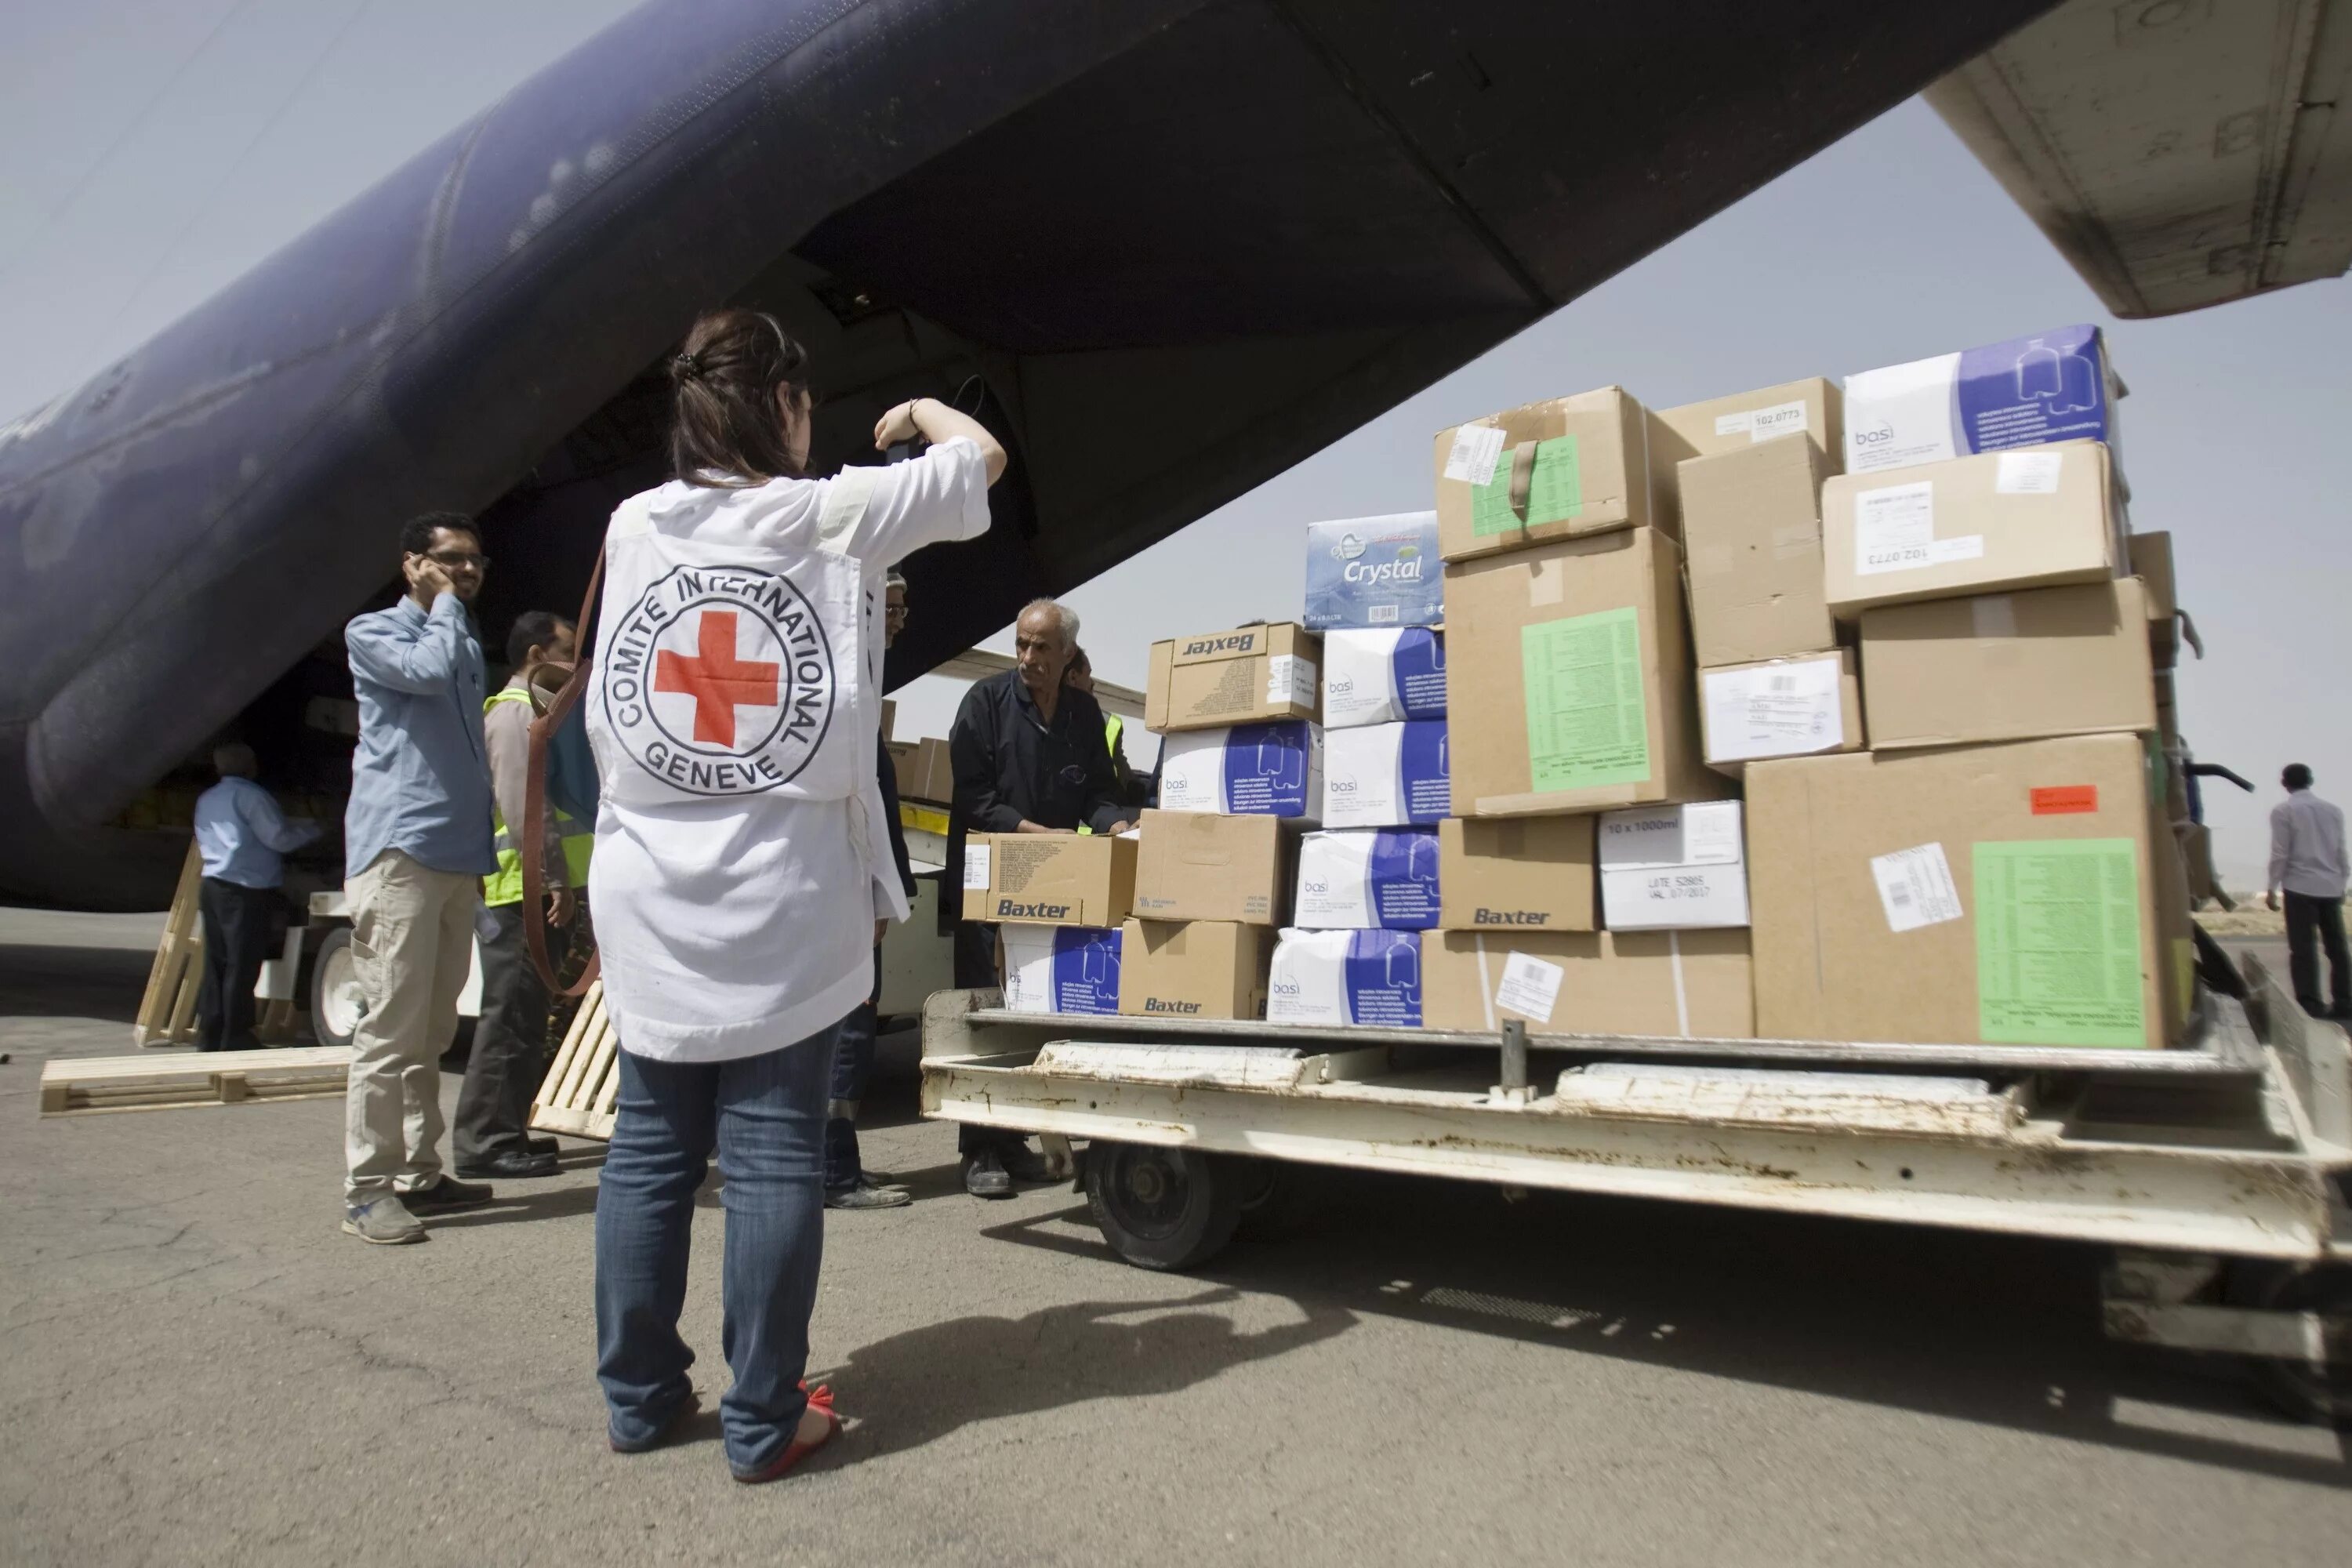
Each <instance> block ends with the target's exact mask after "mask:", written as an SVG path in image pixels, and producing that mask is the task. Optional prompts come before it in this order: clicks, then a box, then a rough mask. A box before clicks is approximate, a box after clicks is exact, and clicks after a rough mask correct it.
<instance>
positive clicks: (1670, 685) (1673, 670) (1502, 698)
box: [1445, 528, 1732, 816]
mask: <svg viewBox="0 0 2352 1568" xmlns="http://www.w3.org/2000/svg"><path fill="white" fill-rule="evenodd" d="M1680 554H1681V552H1680V551H1679V550H1677V549H1676V548H1675V542H1674V541H1673V540H1672V539H1669V538H1667V537H1666V536H1665V535H1664V534H1663V533H1661V532H1659V531H1657V530H1656V529H1654V528H1636V529H1628V530H1621V531H1618V532H1615V533H1608V534H1602V535H1601V536H1600V537H1599V538H1595V539H1571V540H1564V541H1561V542H1558V543H1553V544H1544V545H1538V546H1537V547H1535V548H1533V549H1530V550H1522V551H1516V552H1512V553H1511V554H1508V555H1502V556H1496V557H1493V558H1490V559H1488V560H1484V561H1474V562H1467V563H1464V564H1462V565H1459V566H1449V567H1447V568H1446V571H1445V605H1446V616H1447V619H1446V643H1447V647H1446V650H1445V667H1446V668H1445V679H1446V687H1445V703H1446V713H1447V718H1446V723H1447V725H1448V726H1449V732H1448V738H1447V749H1448V752H1449V761H1450V765H1451V768H1452V772H1453V805H1454V816H1541V815H1549V814H1556V813H1561V812H1577V811H1601V810H1605V809H1608V808H1611V807H1614V806H1621V805H1652V804H1655V803H1660V802H1664V801H1675V800H1716V799H1720V798H1722V797H1723V796H1725V795H1730V794H1731V793H1732V785H1731V783H1730V781H1729V780H1727V779H1726V778H1725V777H1724V776H1723V775H1722V774H1720V773H1715V772H1713V771H1711V770H1710V769H1708V767H1707V766H1706V763H1705V762H1704V761H1703V760H1702V753H1701V751H1700V746H1699V733H1698V711H1697V701H1696V694H1697V689H1696V682H1695V681H1694V680H1693V679H1692V673H1691V665H1690V638H1689V636H1688V634H1687V633H1686V631H1685V628H1684V625H1683V594H1682V570H1681V565H1682V563H1681V560H1680Z"/></svg>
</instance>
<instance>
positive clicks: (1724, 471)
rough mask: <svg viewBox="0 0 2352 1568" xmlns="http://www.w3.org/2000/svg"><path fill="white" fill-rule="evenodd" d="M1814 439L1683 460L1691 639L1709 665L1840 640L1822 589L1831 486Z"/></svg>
mask: <svg viewBox="0 0 2352 1568" xmlns="http://www.w3.org/2000/svg"><path fill="white" fill-rule="evenodd" d="M1833 471H1834V470H1833V469H1832V468H1830V466H1829V465H1828V464H1827V463H1826V462H1824V461H1823V460H1822V449H1821V448H1820V447H1816V446H1814V445H1813V443H1812V441H1811V438H1805V439H1801V440H1787V441H1767V442H1765V443H1764V444H1763V445H1762V446H1760V447H1734V448H1733V449H1732V450H1730V451H1728V452H1726V453H1724V454H1723V455H1722V456H1720V457H1714V458H1692V459H1690V460H1688V461H1686V462H1685V463H1684V464H1683V465H1682V492H1683V549H1684V551H1685V552H1686V553H1687V554H1688V555H1689V557H1690V613H1691V640H1692V644H1693V646H1694V647H1696V650H1697V653H1698V662H1699V664H1700V665H1701V666H1702V667H1703V668H1704V667H1708V666H1713V665H1722V664H1747V663H1750V662H1752V661H1754V660H1756V659H1760V658H1787V657H1789V656H1790V655H1792V654H1801V653H1818V652H1820V651H1821V650H1822V649H1823V648H1826V647H1836V646H1837V627H1836V625H1835V623H1834V622H1832V620H1831V619H1830V607H1829V601H1828V599H1827V598H1825V597H1824V596H1823V595H1822V481H1823V480H1824V479H1826V478H1827V476H1828V475H1829V474H1830V473H1832V472H1833Z"/></svg>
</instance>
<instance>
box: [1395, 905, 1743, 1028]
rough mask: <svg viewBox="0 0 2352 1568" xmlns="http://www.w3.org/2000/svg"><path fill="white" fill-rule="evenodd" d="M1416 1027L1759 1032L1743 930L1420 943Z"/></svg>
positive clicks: (1525, 934)
mask: <svg viewBox="0 0 2352 1568" xmlns="http://www.w3.org/2000/svg"><path fill="white" fill-rule="evenodd" d="M1422 964H1423V974H1424V977H1425V980H1424V984H1425V986H1426V991H1425V994H1424V999H1423V1008H1422V1018H1423V1023H1424V1024H1425V1025H1426V1026H1428V1027H1430V1028H1433V1029H1475V1030H1477V1031H1479V1032H1481V1033H1492V1032H1494V1031H1496V1030H1498V1029H1500V1028H1501V1027H1502V1026H1503V1023H1504V1020H1506V1019H1509V1018H1519V1019H1523V1020H1525V1021H1526V1023H1527V1024H1528V1027H1529V1028H1530V1029H1531V1030H1532V1031H1534V1032H1535V1033H1538V1034H1559V1035H1646V1036H1663V1037H1669V1038H1675V1039H1734V1040H1736V1039H1745V1038H1747V1037H1750V1036H1752V1035H1754V1034H1755V1033H1756V1011H1755V1007H1754V1005H1753V1004H1752V1003H1751V1001H1750V1000H1749V996H1750V991H1751V986H1752V984H1753V967H1752V965H1751V964H1750V963H1749V960H1748V932H1746V931H1737V930H1733V931H1444V932H1441V933H1435V934H1433V935H1432V936H1430V937H1428V938H1426V939H1424V941H1423V946H1422Z"/></svg>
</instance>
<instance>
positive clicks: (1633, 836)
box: [1600, 800, 1748, 931]
mask: <svg viewBox="0 0 2352 1568" xmlns="http://www.w3.org/2000/svg"><path fill="white" fill-rule="evenodd" d="M1600 849H1601V923H1602V924H1603V925H1605V926H1607V927H1608V928H1609V929H1610V930H1611V931H1696V930H1700V929H1703V928H1707V927H1720V926H1744V925H1746V924H1747V923H1748V867H1747V863H1746V857H1745V855H1744V853H1743V850H1742V847H1741V843H1740V833H1739V803H1738V801H1736V800H1711V801H1705V802H1701V803H1699V804H1696V805H1649V806H1643V807H1642V808H1640V809H1639V810H1636V811H1607V812H1603V813H1601V827H1600Z"/></svg>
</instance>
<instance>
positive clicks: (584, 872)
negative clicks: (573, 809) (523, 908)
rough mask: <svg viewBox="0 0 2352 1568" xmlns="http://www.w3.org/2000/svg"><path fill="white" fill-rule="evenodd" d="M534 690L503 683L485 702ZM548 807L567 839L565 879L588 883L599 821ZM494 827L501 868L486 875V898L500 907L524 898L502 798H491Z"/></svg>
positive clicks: (524, 696)
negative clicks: (585, 820) (501, 809)
mask: <svg viewBox="0 0 2352 1568" xmlns="http://www.w3.org/2000/svg"><path fill="white" fill-rule="evenodd" d="M529 701H530V693H529V692H526V691H523V690H520V689H518V688H516V687H512V686H502V687H500V688H499V689H498V690H496V691H494V692H492V693H490V695H489V698H488V700H487V701H485V702H484V703H483V704H482V711H483V712H484V713H488V711H489V710H491V709H493V708H495V707H497V706H498V705H499V703H501V702H529ZM547 809H548V810H550V811H551V812H553V813H554V814H555V830H556V832H557V833H558V834H560V835H562V839H563V872H564V876H563V879H564V880H565V881H567V882H569V883H571V884H572V886H573V887H575V888H584V887H586V886H587V885H588V856H589V853H590V852H591V851H592V850H593V849H594V848H595V847H596V825H595V824H594V823H593V822H592V823H588V824H586V825H584V826H583V825H582V824H581V823H580V821H579V819H578V818H576V817H574V816H572V814H571V813H569V812H567V811H565V810H564V809H563V808H562V806H559V805H556V804H555V803H554V802H553V801H549V802H548V803H547ZM490 831H491V832H492V833H493V834H495V835H496V836H497V837H495V838H494V839H493V840H492V841H491V842H492V846H493V847H495V848H496V849H497V850H498V852H499V868H498V869H497V870H496V871H493V872H491V873H490V874H489V875H488V876H487V877H485V878H483V879H482V902H484V903H486V904H488V905H490V906H491V907H492V908H496V907H497V906H499V905H500V904H519V903H520V902H522V856H521V855H520V854H519V853H517V851H516V849H515V846H514V836H513V835H512V834H510V833H509V832H508V831H507V823H506V818H505V817H504V816H501V815H500V814H499V806H498V802H497V801H496V800H493V801H491V802H490Z"/></svg>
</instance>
